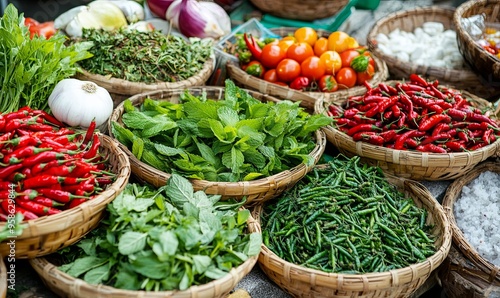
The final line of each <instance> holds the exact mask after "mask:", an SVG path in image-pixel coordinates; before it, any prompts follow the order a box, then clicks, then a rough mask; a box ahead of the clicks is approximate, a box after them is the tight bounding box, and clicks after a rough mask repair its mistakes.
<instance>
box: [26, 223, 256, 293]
mask: <svg viewBox="0 0 500 298" xmlns="http://www.w3.org/2000/svg"><path fill="white" fill-rule="evenodd" d="M247 223H248V229H249V231H251V232H257V233H261V229H260V224H259V223H258V221H256V220H255V219H254V218H253V217H250V218H249V219H248V221H247ZM257 258H258V256H254V257H251V258H249V259H248V260H246V261H245V262H244V263H243V264H241V265H240V266H238V267H235V268H233V269H231V271H229V273H228V274H226V275H225V276H224V277H222V278H220V279H217V280H214V281H212V282H209V283H207V284H204V285H199V286H191V287H190V288H189V289H187V290H184V291H165V292H153V291H150V292H146V291H131V290H121V289H116V288H113V287H110V286H106V285H103V284H99V285H91V284H88V283H86V282H85V281H83V280H81V279H76V278H74V277H72V276H70V275H68V274H66V273H64V272H62V271H60V270H59V269H58V268H57V266H55V265H54V264H52V263H50V262H49V260H48V259H46V258H44V257H42V258H36V259H30V260H29V261H30V264H31V266H32V267H33V269H35V271H36V272H37V273H38V275H39V276H40V277H41V279H42V281H43V282H44V283H45V284H46V285H47V287H49V288H50V289H51V290H52V291H53V292H54V293H56V294H58V295H59V296H61V297H72V298H89V297H113V298H118V297H120V298H144V297H148V298H165V297H171V298H193V297H197V298H216V297H226V296H227V295H228V294H229V293H230V292H231V290H232V289H233V288H234V287H235V286H236V284H238V282H239V281H240V280H241V279H242V278H243V277H244V276H246V275H247V274H248V273H250V271H251V270H252V268H253V267H254V266H255V263H257Z"/></svg>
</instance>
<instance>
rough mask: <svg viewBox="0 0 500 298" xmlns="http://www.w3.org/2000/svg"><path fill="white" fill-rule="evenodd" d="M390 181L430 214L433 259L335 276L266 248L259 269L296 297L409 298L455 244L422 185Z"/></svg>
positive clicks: (257, 212)
mask: <svg viewBox="0 0 500 298" xmlns="http://www.w3.org/2000/svg"><path fill="white" fill-rule="evenodd" d="M387 180H388V181H389V182H390V183H391V184H393V185H395V186H397V187H398V189H399V190H401V191H403V192H404V193H405V195H406V196H407V197H411V198H413V200H414V201H415V203H416V205H417V206H419V207H423V208H425V209H426V210H427V211H428V215H429V216H428V218H427V222H426V223H427V224H433V225H435V228H434V230H433V235H434V236H436V253H435V254H434V255H432V256H431V257H429V258H427V259H426V260H425V261H423V262H421V263H418V264H414V265H411V266H409V267H405V268H401V269H396V270H391V271H388V272H380V273H367V274H336V273H325V272H322V271H319V270H314V269H309V268H306V267H302V266H299V265H295V264H292V263H289V262H287V261H285V260H283V259H281V258H280V257H278V256H277V255H276V254H274V253H273V252H272V251H271V250H269V249H268V248H267V247H266V246H265V245H264V244H263V245H262V250H261V253H260V255H259V266H260V268H261V269H262V270H263V271H264V273H265V274H266V275H267V276H268V277H269V278H270V279H271V280H272V281H273V282H275V283H276V284H277V285H278V286H279V287H280V288H282V289H284V290H285V291H287V292H288V293H290V294H292V295H293V296H295V297H314V298H320V297H332V298H348V297H353V298H354V297H363V298H370V297H409V296H410V295H411V294H412V293H414V292H415V291H416V290H417V289H418V288H419V287H421V286H422V285H423V284H424V283H425V282H426V280H427V279H428V278H429V276H430V275H431V273H432V272H433V271H434V270H435V269H436V268H438V267H439V265H440V264H441V263H442V262H443V261H444V259H445V258H446V255H447V254H448V251H449V249H450V246H451V242H452V241H451V237H452V236H451V227H450V225H449V222H448V219H447V218H446V215H445V214H444V210H443V208H442V207H441V205H440V204H439V203H438V202H437V200H436V199H435V198H434V197H433V196H432V195H431V193H430V192H429V191H428V190H427V189H426V188H425V187H424V186H423V185H422V184H420V183H417V182H415V181H411V180H406V179H402V178H397V177H393V176H391V177H387ZM261 212H262V205H259V206H256V207H255V208H254V210H253V212H252V214H253V216H254V217H255V218H259V219H260V213H261Z"/></svg>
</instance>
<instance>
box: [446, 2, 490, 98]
mask: <svg viewBox="0 0 500 298" xmlns="http://www.w3.org/2000/svg"><path fill="white" fill-rule="evenodd" d="M478 14H484V15H485V16H486V20H485V21H486V22H493V23H498V22H500V0H474V1H467V2H465V3H463V4H462V5H460V6H459V7H458V8H457V9H456V10H455V13H454V16H453V22H454V24H455V26H456V27H457V28H458V29H457V42H458V48H459V49H460V52H461V53H462V56H463V57H464V58H465V60H466V61H467V62H468V63H469V65H470V66H471V68H472V69H474V70H475V71H476V73H478V74H480V75H481V76H482V77H483V78H484V79H485V80H486V81H488V82H489V83H491V84H492V85H493V86H495V87H496V88H500V59H498V58H495V57H494V56H493V55H490V54H488V53H487V52H486V50H484V49H483V48H481V46H479V45H478V44H477V43H476V42H475V41H474V40H473V39H472V37H471V36H470V35H469V33H467V32H466V31H465V29H464V28H463V26H462V25H461V20H462V18H468V17H471V16H473V15H478Z"/></svg>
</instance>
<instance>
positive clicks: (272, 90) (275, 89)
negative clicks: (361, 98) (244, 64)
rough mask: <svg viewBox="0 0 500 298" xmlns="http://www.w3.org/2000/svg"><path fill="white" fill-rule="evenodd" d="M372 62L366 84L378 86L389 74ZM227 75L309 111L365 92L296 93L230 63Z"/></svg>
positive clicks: (284, 31)
mask: <svg viewBox="0 0 500 298" xmlns="http://www.w3.org/2000/svg"><path fill="white" fill-rule="evenodd" d="M270 2H271V1H270ZM295 30H297V28H294V27H281V28H272V29H271V31H272V32H274V33H276V34H278V35H279V36H283V37H284V36H287V35H288V34H293V32H294V31H295ZM316 32H317V33H318V36H323V37H326V38H328V36H329V35H330V32H329V31H325V30H322V29H317V30H316ZM373 60H375V66H376V73H375V75H374V76H373V78H372V79H371V80H369V81H368V82H369V83H370V84H372V85H378V83H380V82H383V81H385V80H386V79H387V77H388V75H389V72H388V70H387V65H386V64H385V62H384V61H382V60H381V59H379V58H378V57H376V56H375V55H374V56H373ZM227 73H228V75H229V77H230V78H231V79H233V80H234V81H236V82H237V83H238V84H239V85H241V86H243V87H245V88H248V89H252V90H257V91H259V92H261V93H264V94H269V95H272V96H276V97H278V98H280V99H289V100H292V101H300V102H302V104H303V105H304V106H305V107H307V108H311V109H312V108H313V107H314V104H315V103H316V101H318V100H323V101H325V102H332V103H335V104H342V103H344V102H345V101H346V100H347V98H348V97H349V96H355V95H361V94H364V93H365V92H366V88H365V87H364V86H355V87H352V88H349V89H341V90H338V91H335V92H303V91H298V90H294V89H292V88H288V87H286V86H280V85H277V84H273V83H270V82H268V81H265V80H263V79H259V78H257V77H255V76H252V75H249V74H248V73H246V72H245V71H244V70H242V69H241V67H240V66H239V65H237V64H235V63H233V62H231V61H230V62H229V63H228V64H227Z"/></svg>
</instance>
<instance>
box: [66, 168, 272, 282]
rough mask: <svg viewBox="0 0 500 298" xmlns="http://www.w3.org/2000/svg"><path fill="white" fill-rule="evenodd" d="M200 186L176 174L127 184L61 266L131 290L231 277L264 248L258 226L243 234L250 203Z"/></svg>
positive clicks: (87, 280) (91, 279)
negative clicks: (160, 181)
mask: <svg viewBox="0 0 500 298" xmlns="http://www.w3.org/2000/svg"><path fill="white" fill-rule="evenodd" d="M219 198H220V196H207V195H206V194H205V193H204V192H201V191H198V192H194V191H193V187H192V185H191V183H189V181H188V180H186V179H185V178H182V177H180V176H178V175H172V177H171V178H170V179H169V180H168V182H167V185H166V186H164V187H162V188H160V189H154V188H152V187H149V186H142V185H139V184H128V185H127V186H126V188H125V190H124V191H123V192H122V193H120V195H118V196H117V197H116V199H115V200H114V201H113V203H111V204H110V205H108V211H109V217H108V218H107V219H105V220H104V223H103V224H102V225H101V226H100V227H99V228H98V229H96V230H94V231H92V232H91V234H90V235H89V236H87V237H86V238H85V239H83V240H81V241H80V242H79V243H78V244H77V245H75V246H73V247H71V248H70V249H65V250H64V251H63V252H62V253H61V255H62V256H63V257H64V258H65V259H66V260H69V261H70V262H68V263H66V264H64V265H62V266H60V267H59V269H60V270H62V271H64V272H66V273H68V274H70V275H72V276H74V277H80V278H82V279H84V280H85V281H86V282H88V283H91V284H99V283H102V284H106V285H110V286H113V287H115V288H121V289H128V290H147V291H166V290H177V289H178V290H185V289H187V288H189V287H190V286H192V285H201V284H205V283H207V282H210V281H212V280H214V279H219V278H221V277H223V276H225V275H226V274H227V273H228V272H229V271H230V270H231V269H232V268H233V267H237V266H239V265H240V264H242V263H243V262H245V261H246V260H247V259H248V258H249V257H251V256H256V255H258V254H259V252H260V246H261V243H262V237H261V234H260V233H251V234H247V233H245V230H246V226H247V225H246V222H247V219H248V218H249V216H250V212H249V211H248V210H239V208H240V207H241V205H242V204H243V203H244V202H240V203H235V202H232V201H231V200H229V201H219Z"/></svg>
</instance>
